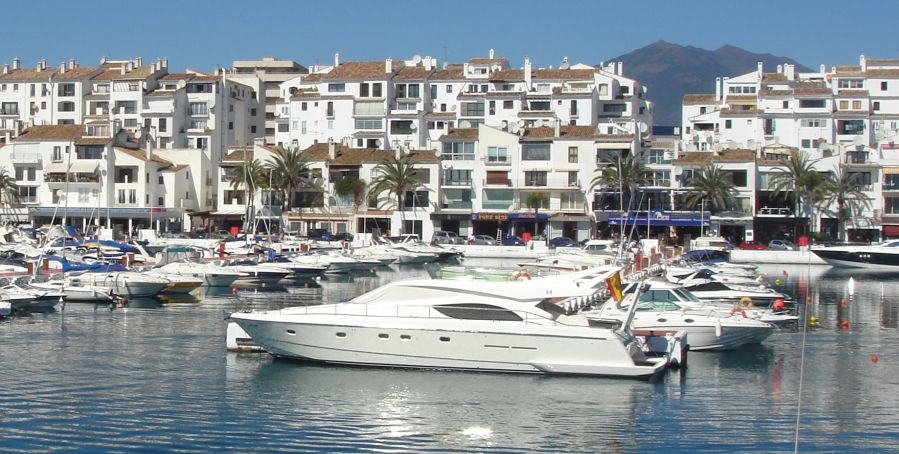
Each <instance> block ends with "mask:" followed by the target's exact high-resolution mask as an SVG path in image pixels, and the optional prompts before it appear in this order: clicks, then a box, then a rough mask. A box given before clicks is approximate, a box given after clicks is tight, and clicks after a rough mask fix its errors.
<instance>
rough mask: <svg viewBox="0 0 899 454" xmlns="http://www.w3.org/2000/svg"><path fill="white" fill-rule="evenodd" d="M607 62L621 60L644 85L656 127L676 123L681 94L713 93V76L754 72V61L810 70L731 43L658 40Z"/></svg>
mask: <svg viewBox="0 0 899 454" xmlns="http://www.w3.org/2000/svg"><path fill="white" fill-rule="evenodd" d="M607 61H620V62H622V63H624V75H625V76H627V77H631V78H634V79H637V80H638V81H640V82H641V83H643V84H644V85H646V86H647V87H648V92H647V94H646V95H647V96H646V97H647V98H648V99H650V100H652V101H654V102H655V115H654V119H653V123H655V124H656V125H659V126H671V125H680V122H681V101H682V100H683V98H684V95H685V94H687V93H714V92H715V78H716V77H734V76H739V75H742V74H746V73H748V72H750V71H754V70H755V69H756V68H757V67H758V62H762V63H763V64H764V68H765V72H775V71H777V65H780V64H784V63H791V64H794V65H796V71H797V72H807V71H810V69H808V68H807V67H805V66H803V65H801V64H799V63H797V62H796V61H795V60H793V59H791V58H786V57H777V56H774V55H771V54H757V53H754V52H749V51H747V50H745V49H740V48H739V47H735V46H731V45H724V46H721V47H719V48H718V49H715V50H708V49H700V48H698V47H693V46H681V45H679V44H673V43H669V42H665V41H661V40H660V41H657V42H655V43H652V44H650V45H648V46H646V47H641V48H640V49H637V50H634V51H631V52H628V53H626V54H624V55H621V56H618V57H615V58H611V59H609V60H607Z"/></svg>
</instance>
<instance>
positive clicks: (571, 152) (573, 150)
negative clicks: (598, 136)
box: [568, 147, 577, 164]
mask: <svg viewBox="0 0 899 454" xmlns="http://www.w3.org/2000/svg"><path fill="white" fill-rule="evenodd" d="M568 162H569V163H570V164H576V163H577V147H568Z"/></svg>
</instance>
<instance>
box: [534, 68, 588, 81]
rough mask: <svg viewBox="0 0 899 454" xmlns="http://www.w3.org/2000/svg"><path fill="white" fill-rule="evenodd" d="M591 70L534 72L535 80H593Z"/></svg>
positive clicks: (544, 70) (546, 70)
mask: <svg viewBox="0 0 899 454" xmlns="http://www.w3.org/2000/svg"><path fill="white" fill-rule="evenodd" d="M594 74H596V71H595V70H592V69H538V70H536V71H534V75H533V77H534V79H537V80H593V75H594Z"/></svg>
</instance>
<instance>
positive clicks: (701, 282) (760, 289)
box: [674, 275, 792, 307]
mask: <svg viewBox="0 0 899 454" xmlns="http://www.w3.org/2000/svg"><path fill="white" fill-rule="evenodd" d="M674 282H675V283H677V284H680V285H683V286H684V287H685V288H686V289H687V290H689V291H690V292H691V293H693V294H694V295H696V297H697V298H699V299H700V300H703V301H714V302H723V303H728V304H737V303H741V302H742V303H748V304H752V305H753V306H761V307H770V306H771V305H772V304H773V303H774V302H775V301H777V300H781V301H782V302H784V303H789V302H790V301H792V299H791V298H790V297H789V295H786V294H784V293H781V292H778V291H776V290H774V289H772V288H768V287H765V286H760V285H755V286H746V285H738V284H728V283H724V282H719V281H716V280H712V279H708V278H703V277H701V276H698V275H692V276H689V277H687V278H684V279H680V280H676V281H674Z"/></svg>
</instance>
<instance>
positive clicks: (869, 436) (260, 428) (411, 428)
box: [0, 261, 899, 452]
mask: <svg viewBox="0 0 899 454" xmlns="http://www.w3.org/2000/svg"><path fill="white" fill-rule="evenodd" d="M472 263H474V262H473V261H470V262H469V264H472ZM478 263H479V264H483V263H485V262H478ZM487 263H488V264H493V263H496V262H487ZM762 270H763V271H764V272H766V274H768V275H769V276H770V278H771V279H772V280H773V279H779V281H780V285H779V288H782V289H785V290H787V291H788V292H789V293H792V294H794V295H796V296H797V297H798V298H799V299H800V300H802V301H805V299H806V295H808V296H810V297H811V303H810V304H808V305H804V304H803V305H801V306H802V310H807V311H808V314H809V315H815V316H816V317H817V320H818V323H817V326H814V327H811V328H810V330H809V331H808V334H807V338H806V342H807V348H806V355H805V362H804V371H803V391H802V419H801V427H800V429H801V432H800V449H802V450H815V451H872V450H882V451H895V450H897V449H899V415H897V411H896V409H897V408H899V397H897V392H896V390H897V389H899V387H897V384H899V352H897V350H896V345H897V340H899V332H897V325H899V275H860V274H853V276H854V278H855V279H856V286H855V293H854V294H853V295H851V296H850V295H849V293H848V289H847V281H848V279H849V276H850V275H848V274H840V273H835V272H834V271H833V270H831V269H829V268H827V267H811V268H809V267H786V268H785V267H783V266H774V265H770V266H763V267H762ZM426 274H427V273H426V272H425V270H424V269H422V268H397V267H395V268H393V269H391V270H383V271H377V272H376V273H372V274H366V275H355V276H351V277H347V276H343V277H334V278H331V277H329V278H328V279H327V280H322V281H321V282H320V283H319V284H314V283H313V284H311V285H309V287H308V288H307V287H305V286H304V285H298V286H290V287H287V288H285V289H279V291H259V292H258V293H255V295H254V294H253V293H254V291H253V290H246V292H247V293H246V295H253V297H252V301H253V307H257V308H274V307H279V306H282V305H287V304H297V302H302V303H319V302H333V301H338V300H342V299H347V298H350V297H353V296H355V295H357V294H360V293H362V292H365V291H368V290H370V289H373V288H376V287H378V286H379V285H382V284H383V283H385V282H388V281H391V280H395V279H401V278H408V277H416V276H424V275H426ZM242 294H244V293H242ZM285 295H289V296H285ZM843 298H846V299H847V304H846V305H845V306H842V305H841V304H840V300H841V299H843ZM288 299H289V300H290V301H292V302H291V303H288V302H286V301H287V300H288ZM239 306H240V304H239V303H238V302H237V301H236V300H235V299H234V298H232V297H231V295H230V291H229V290H228V289H212V290H209V289H205V290H203V293H202V294H201V296H200V297H199V300H198V301H193V300H188V301H171V302H167V303H165V304H161V303H159V302H157V301H155V300H150V301H133V302H132V303H131V304H130V305H129V307H127V308H116V309H113V310H110V309H109V308H108V307H106V306H96V307H95V306H93V305H78V304H68V305H67V306H66V308H65V310H64V311H58V312H56V313H51V314H33V315H30V316H24V317H14V318H11V319H8V320H4V321H0V371H2V373H0V434H2V438H0V451H26V452H48V451H73V450H79V451H146V450H153V451H176V450H177V451H241V452H266V451H329V452H334V451H354V452H355V451H381V452H383V451H387V452H397V451H414V452H420V451H446V452H459V451H475V452H500V451H502V452H508V451H529V452H530V451H542V452H563V451H567V452H609V451H611V452H615V451H661V450H709V451H720V450H728V451H733V450H747V451H786V450H792V449H793V443H794V430H795V424H796V412H797V392H798V385H799V374H800V350H801V345H802V333H801V332H798V331H795V330H789V331H785V332H779V333H775V334H774V335H773V336H772V337H771V338H769V340H767V341H766V342H765V343H764V344H763V345H761V346H756V347H753V348H745V349H742V350H738V351H733V352H722V353H699V352H694V353H691V354H690V357H689V367H688V369H687V370H686V371H684V372H683V373H678V372H675V373H671V374H668V375H666V376H664V377H662V378H661V379H659V380H657V381H654V382H641V381H628V380H616V379H597V378H577V377H541V376H531V375H504V374H477V373H461V372H438V371H408V370H393V369H373V368H347V367H330V366H320V365H311V364H305V363H297V362H287V361H274V360H273V359H272V358H271V357H270V356H268V355H264V354H235V353H228V352H226V351H225V348H224V336H225V323H224V322H223V316H224V314H226V313H227V312H230V311H233V310H235V309H237V308H238V307H239ZM844 320H848V322H849V327H848V329H844V328H843V327H842V322H843V321H844ZM872 355H878V357H877V361H876V362H875V361H873V359H872Z"/></svg>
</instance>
